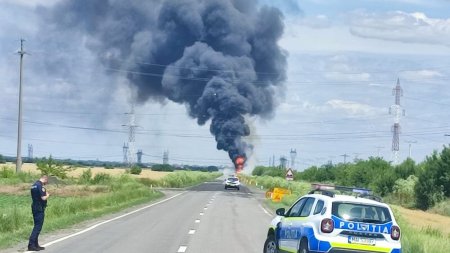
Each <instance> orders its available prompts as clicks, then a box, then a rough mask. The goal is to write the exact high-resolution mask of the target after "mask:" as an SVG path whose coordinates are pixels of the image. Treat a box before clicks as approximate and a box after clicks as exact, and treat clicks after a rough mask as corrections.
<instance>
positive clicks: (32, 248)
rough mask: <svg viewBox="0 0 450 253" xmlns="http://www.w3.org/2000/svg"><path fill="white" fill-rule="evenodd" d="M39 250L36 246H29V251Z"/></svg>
mask: <svg viewBox="0 0 450 253" xmlns="http://www.w3.org/2000/svg"><path fill="white" fill-rule="evenodd" d="M39 250H40V249H39V248H38V247H36V246H31V245H29V246H28V251H39Z"/></svg>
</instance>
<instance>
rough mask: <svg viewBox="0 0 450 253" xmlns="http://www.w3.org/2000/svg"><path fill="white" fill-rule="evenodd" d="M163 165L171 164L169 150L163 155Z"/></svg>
mask: <svg viewBox="0 0 450 253" xmlns="http://www.w3.org/2000/svg"><path fill="white" fill-rule="evenodd" d="M163 164H169V150H165V151H164V153H163Z"/></svg>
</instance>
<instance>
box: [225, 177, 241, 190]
mask: <svg viewBox="0 0 450 253" xmlns="http://www.w3.org/2000/svg"><path fill="white" fill-rule="evenodd" d="M240 186H241V182H239V178H237V177H229V178H227V179H225V190H228V189H229V188H235V189H237V190H238V191H239V187H240Z"/></svg>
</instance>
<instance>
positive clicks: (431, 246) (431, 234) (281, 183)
mask: <svg viewBox="0 0 450 253" xmlns="http://www.w3.org/2000/svg"><path fill="white" fill-rule="evenodd" d="M242 179H243V181H244V182H246V183H247V184H250V185H256V183H258V187H259V186H261V185H262V186H263V187H264V188H265V189H269V188H273V187H283V188H288V189H291V190H292V192H293V194H292V195H291V196H286V197H284V198H283V199H282V200H281V202H273V201H272V200H270V199H266V200H265V201H264V204H265V205H266V206H267V207H268V208H269V209H271V210H272V211H273V212H274V213H275V210H276V209H278V208H286V210H287V209H288V208H289V207H290V206H291V205H292V204H293V203H294V202H295V201H296V200H297V199H298V198H299V197H300V196H302V195H304V194H306V193H307V192H308V191H309V189H310V184H309V183H306V182H287V181H286V180H284V179H282V178H270V177H267V176H263V177H253V176H252V177H250V176H242ZM448 204H449V202H448V201H447V204H445V205H444V207H439V206H438V208H441V210H446V209H445V208H448V206H447V205H448ZM393 211H394V215H395V218H396V220H397V222H398V223H399V225H400V227H401V231H402V237H401V241H402V252H404V253H444V252H449V249H450V234H446V233H444V232H442V231H440V230H438V229H436V228H433V227H431V226H426V227H422V228H416V227H413V226H411V225H410V224H409V223H408V222H407V221H406V220H405V218H404V217H402V215H400V212H399V211H398V210H396V208H395V207H393Z"/></svg>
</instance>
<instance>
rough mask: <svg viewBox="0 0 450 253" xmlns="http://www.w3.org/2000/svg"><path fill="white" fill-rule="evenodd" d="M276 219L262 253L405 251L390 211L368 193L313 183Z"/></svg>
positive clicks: (360, 189)
mask: <svg viewBox="0 0 450 253" xmlns="http://www.w3.org/2000/svg"><path fill="white" fill-rule="evenodd" d="M349 192H350V193H351V194H348V193H349ZM345 193H347V195H346V194H345ZM276 214H277V216H276V217H275V218H274V219H273V220H272V222H271V226H270V228H269V231H268V233H267V239H266V242H265V243H264V253H281V252H293V253H319V252H320V253H347V252H351V253H401V252H402V251H401V243H400V227H399V226H398V224H397V222H396V221H395V218H394V214H393V213H392V210H391V209H390V208H389V206H388V205H387V204H385V203H382V202H381V199H380V198H378V197H375V196H373V195H372V192H371V191H370V190H368V189H363V188H350V187H342V186H334V185H324V184H313V190H312V191H311V192H310V193H309V194H307V195H305V196H302V197H301V198H299V199H298V200H297V201H296V202H295V204H293V205H292V206H291V208H289V210H288V211H287V212H286V211H285V209H284V208H280V209H278V210H276Z"/></svg>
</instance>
